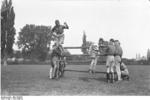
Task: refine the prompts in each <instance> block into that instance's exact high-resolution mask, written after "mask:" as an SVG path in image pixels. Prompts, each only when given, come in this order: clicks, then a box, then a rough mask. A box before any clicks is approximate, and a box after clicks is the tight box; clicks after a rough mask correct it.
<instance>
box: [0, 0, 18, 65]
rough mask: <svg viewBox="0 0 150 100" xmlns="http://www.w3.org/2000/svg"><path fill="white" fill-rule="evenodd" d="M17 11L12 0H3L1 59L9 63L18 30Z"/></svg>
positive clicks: (5, 63)
mask: <svg viewBox="0 0 150 100" xmlns="http://www.w3.org/2000/svg"><path fill="white" fill-rule="evenodd" d="M14 22H15V12H14V8H13V6H12V0H9V1H8V0H3V1H2V6H1V59H3V60H4V65H7V61H6V60H7V57H9V56H11V55H12V53H13V44H14V40H15V34H16V30H15V27H14Z"/></svg>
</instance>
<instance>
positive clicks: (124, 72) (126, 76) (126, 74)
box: [120, 62, 129, 80]
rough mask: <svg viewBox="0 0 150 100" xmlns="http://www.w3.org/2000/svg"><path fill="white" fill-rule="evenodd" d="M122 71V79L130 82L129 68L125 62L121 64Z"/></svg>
mask: <svg viewBox="0 0 150 100" xmlns="http://www.w3.org/2000/svg"><path fill="white" fill-rule="evenodd" d="M120 70H121V78H122V79H123V80H129V71H128V68H127V66H126V65H125V64H124V63H123V62H121V65H120Z"/></svg>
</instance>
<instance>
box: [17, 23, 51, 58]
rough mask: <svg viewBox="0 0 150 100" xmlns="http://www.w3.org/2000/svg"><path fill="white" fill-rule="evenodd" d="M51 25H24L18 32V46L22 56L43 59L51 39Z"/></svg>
mask: <svg viewBox="0 0 150 100" xmlns="http://www.w3.org/2000/svg"><path fill="white" fill-rule="evenodd" d="M51 37H52V35H51V27H48V26H36V25H25V26H24V27H23V28H22V29H21V31H20V32H19V37H18V41H17V45H18V47H19V48H20V49H21V50H22V53H23V56H24V57H28V58H38V59H39V60H45V59H46V56H47V54H48V51H49V49H50V48H49V47H50V44H51V40H52V38H51Z"/></svg>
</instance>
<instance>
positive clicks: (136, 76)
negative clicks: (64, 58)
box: [1, 65, 150, 95]
mask: <svg viewBox="0 0 150 100" xmlns="http://www.w3.org/2000/svg"><path fill="white" fill-rule="evenodd" d="M88 67H89V66H88V65H67V67H66V71H65V74H64V77H63V78H61V79H59V80H49V78H48V72H49V68H50V65H8V66H7V67H3V66H2V68H1V71H2V72H1V88H2V95H150V66H144V65H143V66H141V65H136V66H135V65H134V66H133V65H131V66H128V68H129V71H130V77H131V80H130V81H121V82H119V83H114V84H111V83H109V84H108V83H106V80H105V74H104V72H105V66H104V65H98V66H97V71H98V72H97V73H96V74H95V75H90V74H89V73H87V70H88Z"/></svg>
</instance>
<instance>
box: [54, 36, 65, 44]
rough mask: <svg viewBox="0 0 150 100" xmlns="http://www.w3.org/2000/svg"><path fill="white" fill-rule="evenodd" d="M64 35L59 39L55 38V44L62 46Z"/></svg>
mask: <svg viewBox="0 0 150 100" xmlns="http://www.w3.org/2000/svg"><path fill="white" fill-rule="evenodd" d="M64 37H65V36H64V35H62V36H60V37H56V38H55V42H56V43H58V44H63V43H64Z"/></svg>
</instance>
